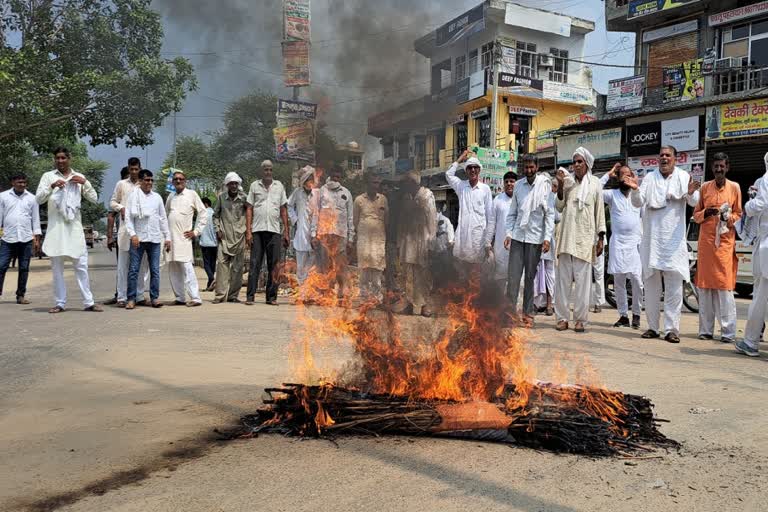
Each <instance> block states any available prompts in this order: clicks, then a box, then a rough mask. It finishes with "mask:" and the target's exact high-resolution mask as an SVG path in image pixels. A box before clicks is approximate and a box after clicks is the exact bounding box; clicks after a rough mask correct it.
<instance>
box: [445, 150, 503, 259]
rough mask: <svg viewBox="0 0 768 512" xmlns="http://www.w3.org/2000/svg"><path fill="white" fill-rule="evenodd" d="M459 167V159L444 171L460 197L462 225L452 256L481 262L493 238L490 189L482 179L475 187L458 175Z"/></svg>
mask: <svg viewBox="0 0 768 512" xmlns="http://www.w3.org/2000/svg"><path fill="white" fill-rule="evenodd" d="M458 168H459V164H458V162H454V163H453V165H451V167H450V168H449V169H448V170H447V171H446V173H445V177H446V180H447V181H448V184H449V185H450V186H451V188H452V189H453V190H454V192H456V195H457V196H459V225H458V226H457V227H456V241H455V243H454V246H453V255H454V256H455V257H456V258H457V259H459V260H461V261H465V262H468V263H482V262H483V261H484V260H485V254H486V253H485V249H486V247H488V245H489V244H490V241H491V238H492V237H493V233H492V232H491V231H490V229H489V228H490V218H491V216H492V215H493V197H492V196H491V189H490V187H488V185H486V184H485V183H480V182H479V181H478V182H477V184H476V185H475V186H474V187H473V186H471V185H470V184H469V180H462V179H459V178H457V177H456V171H457V170H458Z"/></svg>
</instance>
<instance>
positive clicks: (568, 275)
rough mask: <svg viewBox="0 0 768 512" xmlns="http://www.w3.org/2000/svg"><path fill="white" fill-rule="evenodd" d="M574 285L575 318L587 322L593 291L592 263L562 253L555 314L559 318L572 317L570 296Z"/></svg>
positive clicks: (558, 267)
mask: <svg viewBox="0 0 768 512" xmlns="http://www.w3.org/2000/svg"><path fill="white" fill-rule="evenodd" d="M572 286H573V319H574V321H576V322H587V317H588V314H589V300H590V294H591V291H592V264H591V263H590V262H588V261H584V260H580V259H579V258H574V257H573V256H571V255H570V254H561V255H560V257H559V258H558V263H557V293H556V294H555V315H557V320H558V322H559V321H565V322H567V321H568V319H569V318H570V308H569V304H568V303H569V302H570V301H569V298H570V297H571V287H572Z"/></svg>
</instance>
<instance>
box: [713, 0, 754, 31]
mask: <svg viewBox="0 0 768 512" xmlns="http://www.w3.org/2000/svg"><path fill="white" fill-rule="evenodd" d="M761 14H768V2H758V3H756V4H752V5H745V6H744V7H737V8H736V9H731V10H730V11H723V12H718V13H717V14H712V15H711V16H710V17H709V26H710V27H716V26H718V25H725V24H726V23H733V22H734V21H739V20H743V19H747V18H751V17H753V16H759V15H761Z"/></svg>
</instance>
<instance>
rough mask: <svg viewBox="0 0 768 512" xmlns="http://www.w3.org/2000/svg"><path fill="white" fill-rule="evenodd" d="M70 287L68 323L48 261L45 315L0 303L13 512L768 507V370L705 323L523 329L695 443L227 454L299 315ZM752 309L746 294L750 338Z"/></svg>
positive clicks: (3, 446)
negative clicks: (93, 308)
mask: <svg viewBox="0 0 768 512" xmlns="http://www.w3.org/2000/svg"><path fill="white" fill-rule="evenodd" d="M113 258H114V256H113V255H111V254H108V253H106V252H105V251H104V250H103V249H96V250H95V251H94V252H93V253H92V271H91V276H92V280H93V287H94V290H95V293H96V296H97V297H100V298H107V297H109V296H110V295H111V293H112V290H113V288H114V270H113V268H112V263H113V262H114V259H113ZM15 278H16V275H15V273H12V272H11V273H9V274H8V276H7V278H6V279H7V282H6V290H10V291H11V292H12V291H13V284H14V281H15ZM68 280H69V284H70V287H69V289H70V292H71V293H72V295H71V298H72V299H73V300H72V301H71V303H70V307H71V309H70V311H68V312H66V313H64V314H61V315H56V316H52V315H49V314H48V313H47V309H48V308H49V307H50V305H51V286H50V271H49V268H48V262H47V261H46V260H42V261H37V260H36V261H35V262H34V264H33V272H32V276H31V282H30V285H31V287H30V292H29V294H28V296H29V298H30V299H31V300H32V304H31V305H29V306H17V305H16V304H15V303H13V302H12V300H11V299H12V298H13V297H12V296H11V297H10V298H9V297H8V296H7V295H6V296H3V297H2V299H0V326H2V334H1V335H0V340H1V341H0V389H2V390H3V393H2V394H1V395H0V432H2V436H0V453H1V454H2V462H3V463H2V464H0V510H36V511H41V510H66V511H105V510H117V511H134V510H135V511H147V510H152V511H155V510H157V511H182V510H183V511H185V512H187V511H211V510H221V511H240V510H242V511H253V510H286V511H289V510H290V511H297V510H307V511H309V510H312V511H316V510H333V511H348V510H349V511H353V510H361V509H366V510H413V511H424V510H441V511H453V510H457V511H458V510H520V511H558V512H560V511H562V512H566V511H568V512H570V511H576V510H584V511H587V510H588V511H592V510H612V511H613V510H627V511H629V510H632V511H636V510H697V511H703V510H713V511H722V510H728V511H732V510H750V511H752V510H766V509H768V496H767V495H766V493H765V491H764V489H765V478H766V476H768V463H766V462H765V461H766V457H767V456H768V429H766V428H765V426H766V423H767V422H766V420H768V417H767V415H766V412H765V411H766V407H765V403H766V391H768V373H766V369H768V366H766V362H767V361H768V359H763V358H761V359H750V358H746V357H743V356H739V355H738V354H736V353H735V352H734V351H733V349H732V347H730V346H724V345H721V344H719V343H717V342H702V341H698V340H696V339H694V335H695V333H696V316H695V315H693V314H684V315H683V324H682V331H683V332H682V335H683V342H682V343H681V344H680V345H678V346H673V345H669V344H667V343H664V342H661V341H658V340H653V341H646V340H641V339H640V338H639V337H638V333H637V332H635V331H630V330H615V329H613V328H611V327H610V325H611V324H612V323H613V321H615V317H616V312H615V311H614V310H606V311H605V312H603V313H602V314H600V315H595V318H594V319H593V324H592V326H591V328H590V330H589V332H588V333H587V334H585V335H577V334H575V333H573V332H572V331H568V332H565V333H557V332H555V331H554V329H553V328H552V320H551V319H547V318H543V319H541V320H540V321H539V325H538V327H537V328H536V329H535V330H534V331H533V332H531V333H529V334H526V336H530V337H531V340H532V341H531V343H532V344H533V351H534V354H535V356H536V359H537V360H538V361H539V362H540V364H542V366H546V362H547V361H550V360H551V359H552V358H554V357H556V356H557V355H558V354H565V356H566V357H570V358H582V357H589V358H590V359H591V361H592V362H593V364H594V366H596V367H597V368H598V369H599V371H600V373H601V376H602V380H603V382H604V383H605V384H606V385H607V386H608V387H610V388H612V389H620V390H623V391H625V392H630V393H636V394H644V395H646V396H649V397H650V398H651V399H652V400H653V401H654V403H655V404H656V410H657V413H658V415H659V416H660V417H663V418H666V419H668V420H670V423H669V424H667V425H664V426H663V427H662V430H663V432H664V433H666V434H667V435H668V436H670V437H672V438H674V439H676V440H678V441H680V442H681V443H682V448H681V450H680V451H679V452H678V451H673V452H661V453H657V454H652V455H651V457H658V458H642V459H636V460H624V459H615V458H613V459H597V460H595V459H590V458H586V457H576V456H565V455H556V454H551V453H543V452H537V451H534V450H529V449H523V448H515V447H510V446H502V445H494V444H487V443H477V442H466V441H455V440H442V439H426V438H418V439H414V438H382V439H374V438H355V439H339V440H338V441H337V443H336V444H333V443H330V442H328V441H315V440H309V441H299V440H295V439H287V438H283V437H280V436H261V437H259V438H257V439H249V440H242V441H237V442H229V443H218V442H215V441H211V440H210V439H211V437H212V432H213V430H214V429H215V428H219V427H226V426H228V425H231V424H232V423H233V422H234V421H235V420H236V419H237V418H238V417H239V416H240V415H242V414H245V413H248V412H252V411H253V410H254V409H255V408H256V407H257V406H258V404H259V401H260V398H261V390H262V389H263V388H264V387H265V386H270V385H274V384H276V383H279V382H281V381H283V380H284V379H286V378H289V377H290V371H289V369H288V364H287V361H288V353H287V352H288V351H287V348H288V343H289V339H290V336H291V332H292V328H293V322H294V319H295V314H296V310H295V308H294V307H293V306H290V305H288V304H287V303H284V304H282V305H281V306H279V307H277V308H275V307H270V306H266V305H263V304H257V305H256V306H253V307H250V308H249V307H246V306H243V305H236V304H224V305H212V304H210V302H209V301H210V300H211V299H212V294H204V300H205V301H206V303H205V304H204V306H203V307H201V308H194V309H190V308H184V307H175V308H171V307H166V308H163V309H161V310H152V309H148V308H139V309H137V310H135V311H133V312H129V311H123V310H119V309H116V308H107V311H106V312H105V313H102V314H95V313H85V312H82V311H79V310H78V308H79V306H80V304H79V297H78V294H77V291H76V288H75V286H74V281H73V280H72V279H71V276H68ZM163 281H164V283H163V291H162V293H163V298H165V299H170V294H169V291H168V286H167V277H165V276H163ZM11 295H12V293H11ZM747 305H748V302H745V301H739V312H740V315H739V317H740V321H739V327H740V328H742V327H743V324H744V318H745V314H746V309H745V308H746V307H747ZM413 322H418V323H420V326H421V327H425V328H430V327H434V326H433V324H434V322H433V321H431V320H422V319H417V320H410V319H409V320H407V321H406V324H412V323H413ZM332 356H333V357H335V358H337V359H338V362H339V364H341V363H343V361H344V360H345V357H346V356H345V354H344V352H343V351H340V352H339V353H337V354H333V355H332Z"/></svg>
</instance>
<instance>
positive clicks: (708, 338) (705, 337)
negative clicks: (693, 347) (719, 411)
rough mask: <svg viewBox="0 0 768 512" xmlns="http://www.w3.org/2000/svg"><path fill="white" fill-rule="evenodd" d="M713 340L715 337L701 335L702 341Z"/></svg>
mask: <svg viewBox="0 0 768 512" xmlns="http://www.w3.org/2000/svg"><path fill="white" fill-rule="evenodd" d="M713 338H714V337H713V336H712V335H711V334H699V339H700V340H711V339H713Z"/></svg>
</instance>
